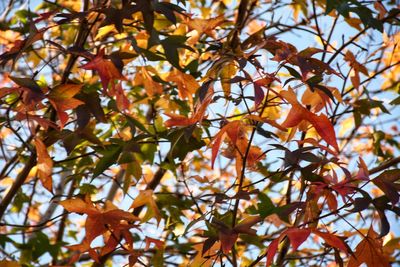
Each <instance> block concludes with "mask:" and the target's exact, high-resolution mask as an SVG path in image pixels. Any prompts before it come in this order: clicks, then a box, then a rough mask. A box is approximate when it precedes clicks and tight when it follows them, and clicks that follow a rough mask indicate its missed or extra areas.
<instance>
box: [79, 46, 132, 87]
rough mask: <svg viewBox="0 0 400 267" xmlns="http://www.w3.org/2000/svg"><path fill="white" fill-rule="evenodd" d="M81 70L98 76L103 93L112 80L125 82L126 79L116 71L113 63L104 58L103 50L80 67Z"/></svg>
mask: <svg viewBox="0 0 400 267" xmlns="http://www.w3.org/2000/svg"><path fill="white" fill-rule="evenodd" d="M81 68H82V69H85V70H95V71H97V73H98V74H99V76H100V79H101V84H102V86H103V89H104V91H105V92H106V91H107V88H108V85H109V84H110V82H112V81H113V80H114V79H116V80H126V78H125V77H124V76H123V75H122V74H121V72H120V71H119V70H118V69H117V67H116V66H115V65H114V63H113V62H112V61H111V60H109V59H107V58H105V56H104V48H103V49H101V50H100V51H99V53H98V54H97V55H96V56H95V57H94V58H93V59H92V60H90V61H89V62H88V63H86V64H84V65H82V66H81ZM112 85H113V83H112ZM113 86H114V85H113Z"/></svg>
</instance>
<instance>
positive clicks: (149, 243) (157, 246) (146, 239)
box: [144, 236, 165, 251]
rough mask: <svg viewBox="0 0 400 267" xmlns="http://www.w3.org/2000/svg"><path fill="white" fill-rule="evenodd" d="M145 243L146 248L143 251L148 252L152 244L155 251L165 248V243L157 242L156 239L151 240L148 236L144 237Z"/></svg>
mask: <svg viewBox="0 0 400 267" xmlns="http://www.w3.org/2000/svg"><path fill="white" fill-rule="evenodd" d="M145 243H146V246H145V248H144V251H148V250H149V248H150V245H151V244H154V245H155V246H156V248H157V249H164V247H165V242H164V241H162V240H158V239H155V238H151V237H148V236H146V238H145Z"/></svg>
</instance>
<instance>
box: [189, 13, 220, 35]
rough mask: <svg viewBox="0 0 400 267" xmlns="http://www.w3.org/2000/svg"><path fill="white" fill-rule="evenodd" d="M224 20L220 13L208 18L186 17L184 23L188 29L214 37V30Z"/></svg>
mask: <svg viewBox="0 0 400 267" xmlns="http://www.w3.org/2000/svg"><path fill="white" fill-rule="evenodd" d="M224 21H225V16H224V15H221V16H218V17H215V18H210V19H200V18H195V19H188V21H187V22H186V25H188V26H189V29H191V30H195V31H197V33H198V34H199V35H201V34H203V33H204V34H207V35H208V36H211V37H215V33H214V30H215V28H216V27H218V26H219V25H221V24H222V23H223V22H224Z"/></svg>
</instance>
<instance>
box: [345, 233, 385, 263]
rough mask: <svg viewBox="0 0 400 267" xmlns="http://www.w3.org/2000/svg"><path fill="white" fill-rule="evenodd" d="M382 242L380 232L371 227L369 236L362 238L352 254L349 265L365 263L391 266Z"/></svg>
mask: <svg viewBox="0 0 400 267" xmlns="http://www.w3.org/2000/svg"><path fill="white" fill-rule="evenodd" d="M382 243H383V242H382V239H381V238H378V234H377V233H375V231H374V229H373V228H372V227H371V228H370V229H369V230H368V234H367V236H365V237H364V239H363V240H361V242H360V243H359V244H358V245H357V247H356V249H355V252H354V254H352V255H351V257H350V260H349V262H348V264H347V267H358V266H360V265H362V264H363V263H365V264H366V265H367V266H368V267H375V266H379V267H386V266H391V264H390V261H389V257H388V255H386V254H385V253H384V251H383V246H382Z"/></svg>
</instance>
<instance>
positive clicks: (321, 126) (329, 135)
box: [307, 112, 339, 151]
mask: <svg viewBox="0 0 400 267" xmlns="http://www.w3.org/2000/svg"><path fill="white" fill-rule="evenodd" d="M307 118H308V119H307V120H308V121H309V122H310V123H311V124H312V126H314V128H315V130H316V131H317V132H318V134H319V135H320V136H321V137H322V138H323V139H324V140H325V141H326V142H327V143H328V144H329V145H331V146H333V147H334V148H335V149H336V151H339V146H338V144H337V142H336V134H335V129H334V128H333V126H332V124H331V122H330V120H329V119H328V117H326V116H325V115H324V114H320V115H315V114H313V113H312V112H308V116H307Z"/></svg>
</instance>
